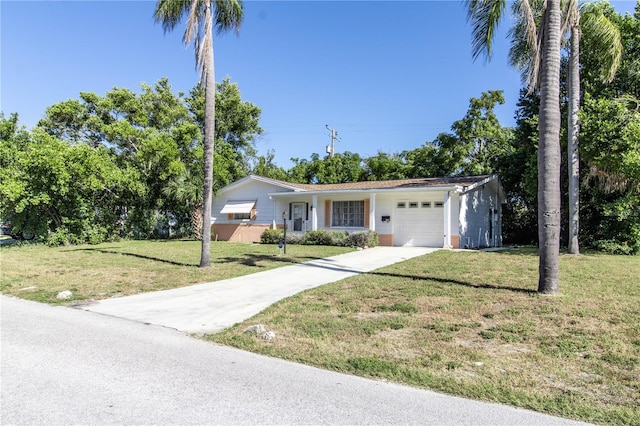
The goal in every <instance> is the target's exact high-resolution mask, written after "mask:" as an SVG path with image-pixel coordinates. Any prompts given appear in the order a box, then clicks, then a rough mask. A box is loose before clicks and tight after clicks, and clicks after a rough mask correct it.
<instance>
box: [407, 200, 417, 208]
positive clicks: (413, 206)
mask: <svg viewBox="0 0 640 426" xmlns="http://www.w3.org/2000/svg"><path fill="white" fill-rule="evenodd" d="M409 208H410V209H417V208H418V203H417V202H414V201H412V202H410V203H409Z"/></svg>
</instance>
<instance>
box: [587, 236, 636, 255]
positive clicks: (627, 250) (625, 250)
mask: <svg viewBox="0 0 640 426" xmlns="http://www.w3.org/2000/svg"><path fill="white" fill-rule="evenodd" d="M593 246H594V248H595V249H597V250H600V251H603V252H605V253H607V254H625V255H631V254H637V252H638V250H639V248H638V247H634V246H633V245H629V244H628V243H627V242H626V241H624V242H622V243H621V242H619V241H617V240H613V239H611V240H598V241H594V242H593Z"/></svg>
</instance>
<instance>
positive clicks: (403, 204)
mask: <svg viewBox="0 0 640 426" xmlns="http://www.w3.org/2000/svg"><path fill="white" fill-rule="evenodd" d="M405 207H407V203H405V202H404V201H400V202H399V203H398V208H399V209H404V208H405Z"/></svg>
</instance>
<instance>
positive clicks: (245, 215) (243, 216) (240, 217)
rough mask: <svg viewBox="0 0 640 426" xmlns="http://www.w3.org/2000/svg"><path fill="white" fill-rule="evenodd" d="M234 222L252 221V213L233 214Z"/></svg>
mask: <svg viewBox="0 0 640 426" xmlns="http://www.w3.org/2000/svg"><path fill="white" fill-rule="evenodd" d="M232 219H233V220H249V219H251V213H233V217H232Z"/></svg>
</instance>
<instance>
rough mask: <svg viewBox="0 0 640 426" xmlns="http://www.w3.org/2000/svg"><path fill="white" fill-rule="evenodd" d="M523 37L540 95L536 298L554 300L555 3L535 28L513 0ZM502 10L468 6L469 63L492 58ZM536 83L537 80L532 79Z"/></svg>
mask: <svg viewBox="0 0 640 426" xmlns="http://www.w3.org/2000/svg"><path fill="white" fill-rule="evenodd" d="M516 5H517V10H518V11H519V13H520V14H521V16H522V17H523V19H522V22H523V24H524V28H525V29H526V32H525V33H523V34H521V35H520V36H521V37H524V38H525V39H526V40H527V41H528V45H529V46H530V49H531V51H532V52H535V55H534V58H535V60H534V61H532V67H531V70H530V71H531V73H530V78H529V82H530V85H529V88H530V90H532V89H536V88H537V89H539V91H540V112H539V121H538V123H539V124H538V132H539V145H538V238H539V247H540V250H539V278H538V292H541V293H548V294H556V293H558V291H559V288H560V279H559V255H560V47H561V40H562V13H561V8H560V0H546V2H545V3H544V4H543V5H542V6H543V7H542V10H543V14H542V20H541V22H540V25H537V24H536V20H535V14H534V12H533V9H532V2H530V1H529V0H517V1H516ZM505 8H506V0H470V1H469V2H468V19H469V21H471V23H472V26H473V45H472V49H473V57H474V58H477V57H478V56H479V55H480V54H481V53H485V55H486V57H487V58H490V57H491V54H492V41H493V37H494V35H495V31H496V29H497V26H498V23H499V22H500V19H501V18H502V15H503V13H504V10H505ZM538 77H539V78H538Z"/></svg>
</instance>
